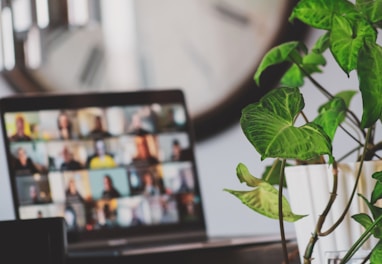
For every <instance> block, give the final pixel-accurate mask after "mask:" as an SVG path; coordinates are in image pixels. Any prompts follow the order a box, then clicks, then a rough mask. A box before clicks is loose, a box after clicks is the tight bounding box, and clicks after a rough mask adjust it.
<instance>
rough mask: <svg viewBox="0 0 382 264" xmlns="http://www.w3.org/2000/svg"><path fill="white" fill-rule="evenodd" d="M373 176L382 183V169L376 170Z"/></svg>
mask: <svg viewBox="0 0 382 264" xmlns="http://www.w3.org/2000/svg"><path fill="white" fill-rule="evenodd" d="M371 177H372V178H373V179H376V180H377V181H379V182H381V183H382V171H377V172H374V173H373V175H372V176H371Z"/></svg>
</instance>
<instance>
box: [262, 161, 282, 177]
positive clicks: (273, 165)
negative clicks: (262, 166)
mask: <svg viewBox="0 0 382 264" xmlns="http://www.w3.org/2000/svg"><path fill="white" fill-rule="evenodd" d="M278 162H279V159H275V161H274V162H273V164H272V167H271V169H270V170H269V172H268V174H267V175H266V177H265V179H264V180H265V181H269V179H270V178H271V175H272V173H273V171H274V170H275V169H276V166H277V164H278Z"/></svg>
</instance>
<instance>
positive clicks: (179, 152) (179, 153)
mask: <svg viewBox="0 0 382 264" xmlns="http://www.w3.org/2000/svg"><path fill="white" fill-rule="evenodd" d="M190 158H191V156H190V152H189V150H188V149H183V148H182V146H181V145H180V142H179V140H177V139H174V140H173V141H172V145H171V157H170V159H171V160H172V161H182V160H188V159H190Z"/></svg>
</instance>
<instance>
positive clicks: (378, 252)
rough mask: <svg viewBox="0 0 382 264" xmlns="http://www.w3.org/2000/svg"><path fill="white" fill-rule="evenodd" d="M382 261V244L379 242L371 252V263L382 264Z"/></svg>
mask: <svg viewBox="0 0 382 264" xmlns="http://www.w3.org/2000/svg"><path fill="white" fill-rule="evenodd" d="M381 260H382V242H381V241H379V242H378V243H377V245H376V246H375V247H374V248H373V250H372V252H371V256H370V263H371V264H381V263H382V262H381Z"/></svg>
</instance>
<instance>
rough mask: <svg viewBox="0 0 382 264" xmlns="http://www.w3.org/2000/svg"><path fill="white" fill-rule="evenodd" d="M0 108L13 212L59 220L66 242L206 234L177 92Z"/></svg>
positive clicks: (22, 101) (12, 100)
mask: <svg viewBox="0 0 382 264" xmlns="http://www.w3.org/2000/svg"><path fill="white" fill-rule="evenodd" d="M0 111H1V122H2V129H3V135H4V136H3V137H4V138H3V140H4V142H5V149H6V156H7V162H8V168H9V177H10V182H11V186H12V194H13V202H14V209H15V215H16V218H18V219H33V218H40V217H64V218H65V220H66V223H67V230H68V231H67V232H68V239H69V246H73V245H93V246H96V245H98V246H105V245H115V244H124V243H129V244H130V245H132V244H134V243H139V244H143V245H145V244H150V243H152V242H154V241H156V242H161V243H164V242H165V240H171V239H174V238H178V239H179V238H182V239H187V238H190V239H191V238H193V239H195V238H196V237H197V238H198V239H201V238H202V237H204V238H205V237H206V225H205V219H204V214H203V209H202V208H203V204H202V197H201V192H200V188H199V183H198V175H197V168H196V164H195V157H194V149H193V145H194V137H193V129H192V124H191V122H190V119H189V115H188V112H187V107H186V103H185V98H184V95H183V93H182V91H181V90H178V89H169V90H162V91H139V92H94V93H74V94H49V93H47V94H38V95H24V96H10V97H6V98H2V99H1V101H0ZM79 247H80V246H79Z"/></svg>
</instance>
